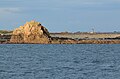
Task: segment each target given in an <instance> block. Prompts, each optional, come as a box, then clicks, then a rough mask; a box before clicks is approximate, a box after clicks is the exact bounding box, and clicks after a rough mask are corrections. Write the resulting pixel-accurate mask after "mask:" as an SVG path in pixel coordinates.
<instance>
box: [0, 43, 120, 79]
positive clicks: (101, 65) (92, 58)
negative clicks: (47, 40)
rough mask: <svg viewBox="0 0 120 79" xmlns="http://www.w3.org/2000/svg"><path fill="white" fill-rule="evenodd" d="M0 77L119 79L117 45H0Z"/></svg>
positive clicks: (24, 78) (119, 52) (119, 45)
mask: <svg viewBox="0 0 120 79" xmlns="http://www.w3.org/2000/svg"><path fill="white" fill-rule="evenodd" d="M0 79H120V44H1V45H0Z"/></svg>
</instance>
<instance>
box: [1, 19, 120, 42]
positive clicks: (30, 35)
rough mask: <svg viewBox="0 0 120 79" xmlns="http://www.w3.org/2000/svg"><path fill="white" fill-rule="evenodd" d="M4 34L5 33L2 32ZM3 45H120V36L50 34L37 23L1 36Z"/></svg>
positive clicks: (28, 23)
mask: <svg viewBox="0 0 120 79" xmlns="http://www.w3.org/2000/svg"><path fill="white" fill-rule="evenodd" d="M2 32H3V31H2ZM0 43H1V44H120V34H112V33H111V34H104V33H102V34H97V33H92V34H91V33H49V31H48V30H47V29H46V28H45V27H44V26H42V24H41V23H39V22H36V21H30V22H26V24H24V25H23V26H20V27H19V28H16V29H15V30H13V31H10V32H9V31H7V34H0Z"/></svg>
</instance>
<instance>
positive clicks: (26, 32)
mask: <svg viewBox="0 0 120 79" xmlns="http://www.w3.org/2000/svg"><path fill="white" fill-rule="evenodd" d="M10 42H11V43H42V44H48V43H50V34H49V32H48V30H47V29H46V28H45V27H43V26H42V25H41V23H39V22H35V21H31V22H26V24H25V25H24V26H20V27H19V28H17V29H15V30H14V31H13V34H12V37H11V39H10Z"/></svg>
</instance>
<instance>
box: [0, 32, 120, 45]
mask: <svg viewBox="0 0 120 79" xmlns="http://www.w3.org/2000/svg"><path fill="white" fill-rule="evenodd" d="M11 36H12V33H5V34H1V35H0V43H1V44H6V43H8V44H10V42H9V41H10V38H11ZM50 36H51V39H52V41H51V44H120V34H119V33H77V34H76V33H50Z"/></svg>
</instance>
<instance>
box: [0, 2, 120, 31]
mask: <svg viewBox="0 0 120 79" xmlns="http://www.w3.org/2000/svg"><path fill="white" fill-rule="evenodd" d="M30 20H36V21H38V22H41V23H42V25H44V26H45V27H46V28H47V29H48V30H49V31H50V32H60V31H69V32H76V31H88V32H89V31H91V29H92V28H95V30H96V31H101V32H103V31H107V32H108V31H120V0H0V29H7V30H13V29H14V28H17V27H19V26H20V25H23V24H25V22H26V21H30Z"/></svg>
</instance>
